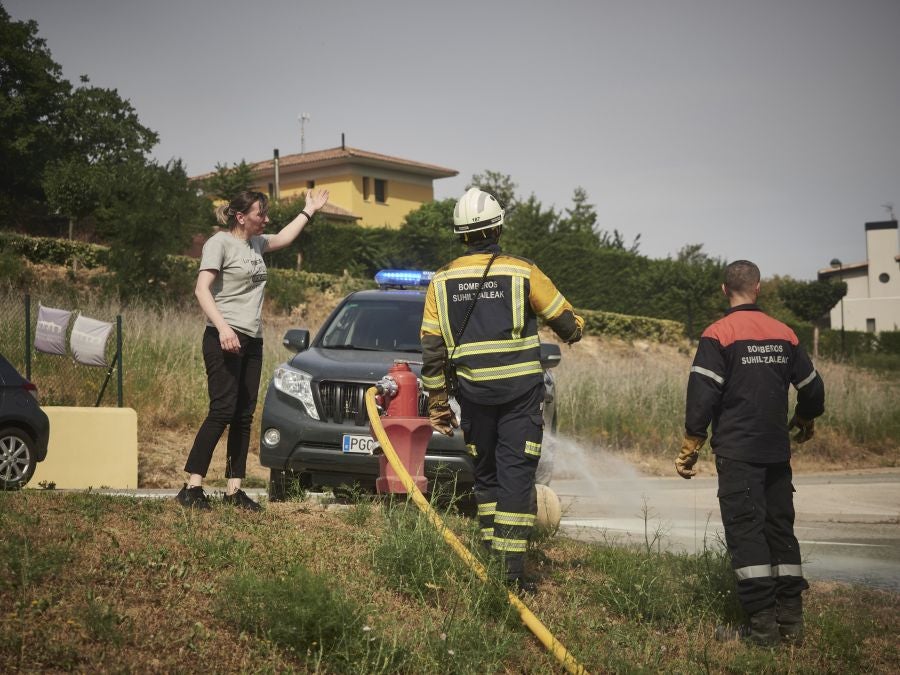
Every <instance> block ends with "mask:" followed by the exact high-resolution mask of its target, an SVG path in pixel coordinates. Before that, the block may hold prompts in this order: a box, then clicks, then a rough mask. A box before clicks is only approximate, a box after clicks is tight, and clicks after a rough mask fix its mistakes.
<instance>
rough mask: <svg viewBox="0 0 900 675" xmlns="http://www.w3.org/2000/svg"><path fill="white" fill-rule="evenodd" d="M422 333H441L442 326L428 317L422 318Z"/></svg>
mask: <svg viewBox="0 0 900 675" xmlns="http://www.w3.org/2000/svg"><path fill="white" fill-rule="evenodd" d="M421 332H422V333H427V334H429V335H440V334H441V326H440V324H439V323H438V322H437V321H429V320H428V319H422V329H421Z"/></svg>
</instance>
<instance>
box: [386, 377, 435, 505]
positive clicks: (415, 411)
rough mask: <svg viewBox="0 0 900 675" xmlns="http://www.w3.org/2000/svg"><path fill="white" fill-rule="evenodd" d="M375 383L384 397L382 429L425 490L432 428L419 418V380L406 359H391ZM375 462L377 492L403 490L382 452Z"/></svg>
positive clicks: (415, 481)
mask: <svg viewBox="0 0 900 675" xmlns="http://www.w3.org/2000/svg"><path fill="white" fill-rule="evenodd" d="M375 386H376V387H378V391H379V392H381V395H382V397H383V399H384V405H385V410H386V413H385V415H384V416H383V417H381V424H382V426H383V427H384V431H385V433H386V434H387V437H388V439H390V441H391V445H392V446H393V447H394V450H395V451H396V452H397V456H398V457H399V458H400V461H401V462H403V466H404V467H406V470H407V471H408V472H409V475H410V476H411V477H412V479H413V482H414V483H415V484H416V487H417V488H419V490H421V491H422V492H423V493H424V492H427V491H428V479H427V478H425V450H426V449H427V448H428V442H429V441H430V440H431V434H432V428H431V422H430V421H429V420H428V418H427V417H419V380H418V378H417V377H416V374H415V373H414V372H412V371H411V370H410V369H409V364H408V363H407V362H406V361H394V365H393V366H391V368H390V370H388V374H387V375H386V376H385V377H383V378H382V379H381V381H380V382H378V384H377V385H375ZM372 436H373V437H374V436H375V434H374V433H373V434H372ZM378 463H379V468H380V475H379V477H378V478H377V479H376V481H375V489H376V490H377V491H378V492H379V493H385V492H390V493H401V494H402V493H405V492H406V487H404V485H403V483H401V482H400V477H399V476H398V475H397V473H396V472H395V471H394V469H393V468H392V467H391V465H390V463H389V462H388V461H387V458H386V457H385V456H384V453H382V454H380V455H379V456H378Z"/></svg>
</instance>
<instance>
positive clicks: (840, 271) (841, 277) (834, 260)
mask: <svg viewBox="0 0 900 675" xmlns="http://www.w3.org/2000/svg"><path fill="white" fill-rule="evenodd" d="M830 264H831V267H832V268H835V267H836V268H837V270H838V281H840V282H841V283H842V284H843V283H844V263H843V262H841V260H840V259H839V258H832V259H831V263H830ZM844 295H847V293H846V291H845V292H844ZM844 295H842V296H841V360H843V359H844V348H845V344H844Z"/></svg>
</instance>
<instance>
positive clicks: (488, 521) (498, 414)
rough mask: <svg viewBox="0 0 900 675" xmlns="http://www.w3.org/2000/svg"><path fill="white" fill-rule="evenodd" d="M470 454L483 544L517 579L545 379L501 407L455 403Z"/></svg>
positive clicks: (533, 505)
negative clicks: (458, 409) (458, 405)
mask: <svg viewBox="0 0 900 675" xmlns="http://www.w3.org/2000/svg"><path fill="white" fill-rule="evenodd" d="M459 404H460V411H461V413H462V420H461V422H460V426H461V428H462V430H463V436H464V437H465V441H466V445H467V447H468V448H469V452H470V453H472V454H473V455H474V465H475V499H476V501H477V502H478V521H479V527H480V528H481V539H482V543H483V544H484V545H485V546H486V547H489V548H490V549H491V550H492V551H493V552H494V553H496V554H497V555H499V556H500V557H501V558H503V560H504V561H505V565H506V575H507V578H508V579H510V580H515V579H520V578H521V577H522V574H523V572H524V566H525V549H526V548H527V546H528V538H529V535H530V534H531V530H532V528H533V527H534V516H535V514H536V513H537V499H536V495H535V490H534V475H535V471H536V470H537V465H538V460H539V459H540V453H541V439H542V437H543V433H544V419H543V417H542V415H541V412H542V409H543V405H544V383H543V382H541V383H540V384H538V385H537V386H536V387H534V388H532V389H530V390H529V391H527V392H525V393H524V394H522V395H521V396H519V397H517V398H515V399H513V400H512V401H509V402H508V403H503V404H501V405H483V404H480V403H474V402H471V401H466V400H465V399H464V398H461V399H460V401H459Z"/></svg>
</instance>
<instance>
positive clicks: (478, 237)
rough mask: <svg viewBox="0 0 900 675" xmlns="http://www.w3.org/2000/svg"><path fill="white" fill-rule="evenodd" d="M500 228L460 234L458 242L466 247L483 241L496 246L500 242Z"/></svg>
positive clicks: (488, 228)
mask: <svg viewBox="0 0 900 675" xmlns="http://www.w3.org/2000/svg"><path fill="white" fill-rule="evenodd" d="M501 232H502V228H501V227H486V228H485V229H483V230H475V231H474V232H462V233H460V235H459V240H460V241H461V242H462V243H463V244H465V245H466V246H472V245H473V244H477V243H480V242H483V241H487V242H490V243H492V244H496V243H497V242H498V241H500V233H501Z"/></svg>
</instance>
